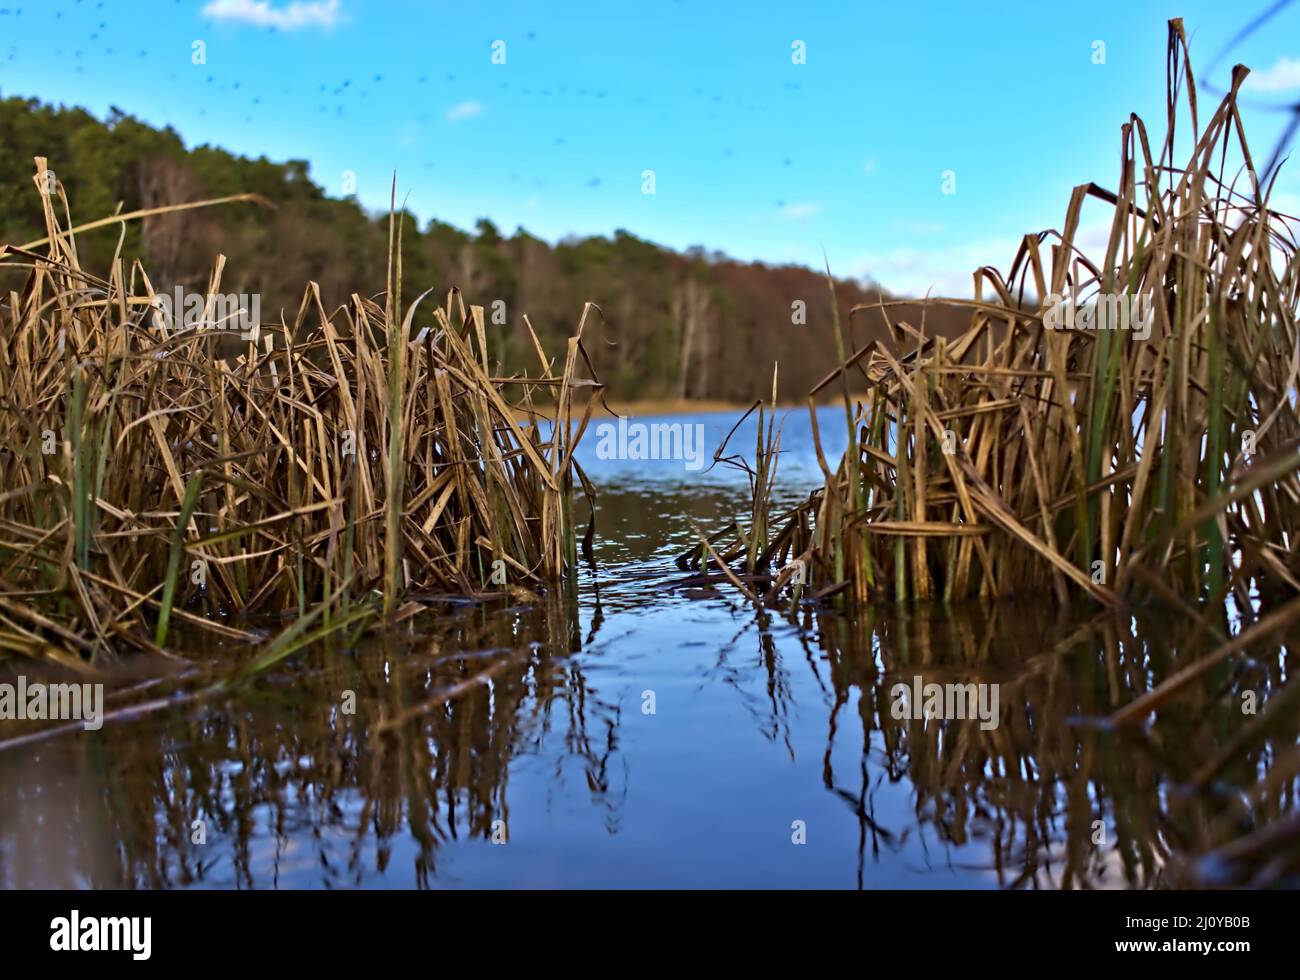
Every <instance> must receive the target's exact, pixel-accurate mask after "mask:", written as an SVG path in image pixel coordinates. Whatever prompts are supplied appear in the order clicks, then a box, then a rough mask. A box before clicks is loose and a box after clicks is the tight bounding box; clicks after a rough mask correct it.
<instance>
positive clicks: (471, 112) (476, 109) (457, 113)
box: [447, 102, 483, 123]
mask: <svg viewBox="0 0 1300 980" xmlns="http://www.w3.org/2000/svg"><path fill="white" fill-rule="evenodd" d="M482 111H483V106H482V105H481V104H479V103H478V102H460V103H458V104H456V105H454V106H452V107H451V108H450V109H448V110H447V122H453V123H454V122H460V121H461V120H462V119H473V118H474V117H475V116H477V115H478V114H479V113H481V112H482Z"/></svg>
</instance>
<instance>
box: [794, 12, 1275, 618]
mask: <svg viewBox="0 0 1300 980" xmlns="http://www.w3.org/2000/svg"><path fill="white" fill-rule="evenodd" d="M1246 75H1247V70H1246V69H1245V68H1243V67H1240V66H1238V67H1237V68H1236V69H1235V70H1234V73H1233V79H1232V87H1231V91H1230V92H1229V93H1228V94H1227V95H1226V96H1225V97H1224V99H1223V100H1222V102H1221V103H1220V104H1219V105H1218V107H1217V108H1216V109H1215V110H1214V112H1213V114H1212V115H1211V116H1210V117H1209V119H1208V120H1207V121H1204V125H1203V126H1202V120H1201V118H1200V112H1199V107H1198V103H1197V98H1196V89H1195V84H1194V82H1193V79H1192V73H1191V70H1190V55H1189V53H1188V49H1187V43H1186V38H1185V35H1184V33H1183V28H1182V24H1181V22H1179V21H1176V20H1175V21H1171V22H1170V25H1169V41H1168V108H1167V112H1168V116H1167V128H1166V134H1165V136H1164V139H1163V142H1162V143H1160V144H1157V145H1156V146H1155V148H1154V150H1153V145H1152V143H1151V141H1150V139H1149V137H1148V133H1147V129H1146V126H1145V125H1144V124H1143V122H1142V120H1141V119H1139V118H1138V117H1136V116H1132V117H1130V119H1129V120H1128V121H1127V122H1125V123H1124V125H1123V127H1122V130H1121V138H1120V142H1121V159H1120V172H1119V175H1118V189H1117V190H1116V191H1114V192H1110V191H1107V190H1104V189H1102V188H1101V187H1099V186H1098V185H1097V184H1087V185H1083V186H1080V187H1077V188H1076V189H1075V191H1074V193H1073V195H1072V196H1071V199H1070V203H1069V207H1068V209H1067V211H1066V215H1065V220H1064V223H1063V225H1062V227H1061V228H1060V229H1059V230H1052V231H1046V232H1041V233H1038V234H1034V235H1027V236H1026V237H1025V238H1024V240H1023V241H1022V243H1021V245H1020V247H1019V249H1018V251H1017V253H1016V255H1015V257H1014V260H1013V262H1012V264H1011V268H1010V271H1009V272H1008V273H1007V274H1006V275H1005V276H1004V275H1003V274H1002V273H1000V272H999V271H997V270H996V269H994V268H992V267H987V266H986V267H984V268H981V269H979V270H978V271H977V272H976V273H975V290H976V295H975V299H974V300H935V301H932V302H934V303H940V302H942V303H948V304H956V305H959V306H961V307H964V308H966V309H968V310H969V311H970V314H971V326H970V329H969V331H968V332H967V333H966V334H964V335H963V336H961V337H960V338H958V339H956V340H953V341H949V342H944V340H943V339H942V338H938V339H934V338H927V337H926V336H925V330H924V322H922V323H921V324H920V325H915V324H907V323H901V322H900V323H897V324H894V323H891V329H892V330H894V332H895V335H896V340H897V342H898V343H897V345H896V348H895V351H891V350H890V348H889V347H888V346H886V345H884V344H876V343H875V342H872V343H871V344H868V345H867V346H866V347H864V348H861V349H857V350H854V351H852V352H851V353H846V354H845V356H844V358H843V361H842V364H841V366H840V368H839V369H838V370H837V371H836V372H834V373H833V374H832V375H831V376H830V377H828V378H827V379H826V380H825V381H824V382H823V383H822V384H821V385H819V386H818V387H817V389H815V390H814V391H813V392H812V393H811V394H810V397H809V405H810V409H811V407H812V403H813V400H814V398H815V397H816V396H817V395H818V394H819V393H820V392H821V391H822V390H823V389H826V388H828V387H830V386H832V385H843V386H844V387H845V390H846V391H847V390H848V388H849V387H850V386H851V387H852V388H853V389H854V390H857V391H863V390H865V392H866V393H865V396H863V397H862V398H861V399H858V400H852V401H851V400H850V399H849V398H848V397H847V395H846V398H845V403H846V406H848V407H849V408H850V413H851V418H852V423H851V428H852V430H853V435H854V437H853V438H851V439H850V447H851V448H850V451H849V453H848V454H847V455H846V456H845V458H844V459H842V460H841V461H840V462H839V464H838V466H837V467H836V468H835V469H834V470H832V469H831V468H830V467H829V466H828V465H827V464H826V462H825V460H824V458H823V459H822V467H823V470H824V471H825V474H826V480H825V485H824V486H823V487H822V488H821V490H819V491H817V492H816V493H814V494H813V495H812V497H811V498H810V500H809V501H808V502H807V504H806V505H805V506H804V507H803V508H801V509H800V510H799V511H798V512H797V513H796V514H794V515H793V516H791V517H789V518H787V519H786V528H785V530H784V531H783V532H781V533H782V534H785V535H786V536H787V538H788V542H794V541H796V539H797V540H799V541H802V540H803V539H804V538H805V537H806V528H807V527H808V526H809V524H812V525H814V526H815V538H814V541H813V544H812V548H811V552H810V560H811V562H812V566H813V582H814V583H819V584H820V585H821V586H822V587H823V588H824V589H832V590H833V589H835V588H851V589H852V590H853V592H854V593H855V594H856V595H857V596H858V597H859V598H861V599H866V598H869V597H882V596H887V597H892V598H896V599H903V598H918V599H930V598H943V599H960V598H966V597H974V596H994V595H1004V594H1008V593H1013V592H1022V593H1033V592H1048V593H1055V594H1056V595H1057V596H1058V597H1059V598H1060V599H1061V600H1062V601H1069V600H1070V599H1071V598H1072V597H1073V596H1074V595H1077V594H1083V595H1087V596H1090V597H1092V598H1093V599H1095V600H1097V601H1098V602H1101V603H1103V604H1107V605H1112V606H1118V605H1121V604H1122V603H1124V602H1125V601H1126V600H1127V599H1129V598H1132V597H1134V596H1140V595H1144V594H1148V595H1149V594H1154V593H1158V594H1160V595H1164V596H1168V595H1174V596H1176V597H1180V598H1181V599H1184V600H1200V601H1205V602H1209V603H1211V604H1214V605H1216V606H1219V607H1222V605H1223V603H1224V600H1225V599H1227V598H1229V597H1232V598H1235V599H1236V600H1237V603H1236V604H1237V605H1238V606H1239V607H1240V608H1241V609H1242V610H1243V615H1245V616H1247V617H1249V616H1252V615H1253V614H1254V613H1253V610H1258V608H1259V605H1260V604H1261V603H1264V604H1268V603H1273V602H1278V601H1282V600H1286V599H1294V597H1295V596H1296V595H1297V594H1298V593H1300V547H1297V536H1298V535H1300V480H1298V479H1297V470H1300V410H1298V409H1297V376H1298V374H1300V347H1298V340H1300V338H1298V336H1297V331H1296V321H1297V315H1296V314H1297V301H1298V299H1300V263H1298V260H1297V248H1296V240H1295V237H1294V230H1293V227H1292V225H1291V224H1290V222H1291V221H1293V220H1294V219H1291V218H1288V217H1287V216H1285V215H1282V214H1279V213H1278V212H1277V211H1275V210H1273V209H1271V208H1270V206H1269V194H1270V191H1271V189H1272V181H1271V180H1270V182H1269V183H1261V176H1260V175H1259V174H1258V173H1257V172H1256V169H1255V162H1254V159H1253V157H1252V156H1251V153H1250V149H1249V147H1248V145H1247V142H1246V138H1245V131H1244V128H1243V125H1242V120H1241V116H1240V114H1239V111H1238V107H1237V93H1238V91H1239V89H1240V87H1241V84H1242V82H1243V81H1244V79H1245V78H1246ZM1184 116H1186V117H1187V119H1184ZM1188 120H1190V133H1191V146H1192V150H1191V153H1190V159H1188V161H1187V162H1186V164H1185V165H1183V166H1178V165H1176V162H1175V156H1174V153H1175V146H1176V143H1175V133H1176V132H1177V131H1179V127H1181V126H1183V125H1185V124H1186V122H1187V121H1188ZM1179 145H1181V144H1179ZM1273 176H1275V175H1273ZM1088 202H1093V203H1096V202H1101V204H1102V205H1103V206H1104V207H1106V208H1108V209H1109V211H1108V216H1109V227H1110V232H1109V237H1108V240H1107V242H1106V245H1105V248H1104V251H1103V253H1102V254H1093V255H1087V254H1085V253H1084V251H1083V248H1082V244H1081V242H1080V241H1079V240H1078V236H1079V231H1080V227H1081V216H1082V215H1083V212H1084V206H1085V204H1087V203H1088ZM1053 297H1070V298H1071V299H1072V301H1073V302H1074V303H1075V304H1077V305H1078V306H1080V307H1087V306H1089V305H1090V304H1093V303H1095V302H1097V301H1098V300H1100V301H1101V302H1102V303H1103V304H1105V303H1113V302H1126V303H1128V302H1132V300H1131V299H1130V298H1131V297H1141V298H1142V299H1141V300H1140V301H1139V303H1149V304H1150V308H1151V310H1152V314H1151V317H1152V321H1151V323H1150V333H1149V336H1146V337H1142V336H1141V334H1142V333H1143V332H1144V330H1143V329H1142V328H1141V327H1140V325H1138V326H1132V325H1131V327H1130V329H1127V330H1125V329H1114V328H1113V327H1114V325H1115V322H1116V321H1115V320H1112V321H1110V322H1111V326H1112V329H1103V330H1097V329H1082V328H1081V325H1080V324H1076V325H1075V326H1074V328H1065V327H1062V326H1060V325H1058V324H1056V323H1054V322H1053V317H1052V316H1051V315H1049V310H1050V309H1051V308H1052V306H1053V305H1054V300H1053V299H1052V298H1053ZM891 305H892V304H882V305H879V306H873V307H871V308H870V309H872V310H875V309H879V310H881V311H882V312H883V313H884V314H885V315H886V316H888V315H889V307H890V306H891ZM1141 308H1142V307H1141V305H1139V307H1138V309H1139V310H1141ZM861 309H862V308H855V309H854V310H853V311H852V312H853V313H856V312H859V311H860V310H861ZM816 425H817V418H816V415H815V414H814V415H813V426H814V432H816ZM818 452H819V455H820V446H819V447H818ZM777 537H778V538H780V537H781V534H778V535H777ZM1292 613H1293V614H1294V613H1300V607H1293V608H1292ZM1288 618H1294V615H1291V616H1289V617H1288Z"/></svg>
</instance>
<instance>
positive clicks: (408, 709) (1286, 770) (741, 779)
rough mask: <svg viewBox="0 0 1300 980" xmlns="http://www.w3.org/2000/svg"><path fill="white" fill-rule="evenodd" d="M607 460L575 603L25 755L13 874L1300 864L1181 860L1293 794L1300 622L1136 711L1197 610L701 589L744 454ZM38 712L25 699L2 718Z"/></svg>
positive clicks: (388, 880)
mask: <svg viewBox="0 0 1300 980" xmlns="http://www.w3.org/2000/svg"><path fill="white" fill-rule="evenodd" d="M791 424H792V425H793V424H795V423H794V422H793V421H792V423H791ZM805 425H806V423H805ZM824 437H825V433H824ZM799 439H800V434H799V431H798V430H797V429H795V430H794V431H793V433H792V432H791V431H790V430H788V431H787V435H786V440H785V442H786V445H792V444H793V445H800V443H799ZM590 462H591V466H590V467H589V469H590V470H591V471H592V475H593V478H595V479H597V480H598V482H599V483H600V485H601V490H602V496H601V499H600V502H599V509H598V513H597V522H598V523H597V528H598V539H597V554H596V557H597V561H598V564H599V573H598V575H596V576H592V575H590V574H589V573H587V572H585V571H584V579H583V583H582V597H581V602H580V604H579V607H578V609H577V611H576V615H575V614H574V613H573V611H572V610H566V609H565V608H563V607H562V606H559V605H554V604H553V605H551V606H543V607H540V608H532V609H527V608H519V607H495V608H492V607H477V606H463V607H449V608H447V609H445V610H440V611H439V613H438V614H437V615H430V616H427V617H423V618H421V619H418V620H415V621H413V622H412V623H411V624H408V628H407V629H406V630H405V632H403V633H400V634H398V635H390V636H387V637H384V638H382V639H375V640H371V641H368V642H365V643H363V644H362V645H361V646H360V647H359V648H358V649H355V650H347V649H338V648H320V649H316V650H313V651H312V652H311V653H310V654H308V655H306V656H303V657H299V658H297V659H295V660H294V661H292V662H291V663H289V664H287V665H285V667H284V669H282V670H280V671H278V672H276V673H272V674H270V675H268V676H266V677H264V678H261V679H260V680H259V681H258V682H257V683H255V684H253V685H251V686H249V687H248V688H246V689H244V690H242V691H241V692H239V693H238V694H237V695H236V696H233V697H229V698H227V699H224V700H222V701H219V702H186V703H178V704H176V705H173V706H171V707H168V708H166V709H163V710H155V711H150V712H148V713H145V714H142V715H140V716H138V717H134V718H125V719H118V720H115V721H112V722H110V723H109V724H106V725H105V727H104V729H103V730H102V731H100V732H98V733H94V734H91V733H81V734H74V735H64V736H60V737H56V738H51V739H48V740H45V741H41V742H37V743H34V744H30V745H24V746H19V747H14V748H10V749H8V750H5V751H0V885H3V886H5V887H31V886H43V887H57V886H69V885H71V886H83V887H84V886H89V887H193V886H200V887H241V888H244V887H257V888H268V887H277V886H293V887H325V888H332V887H353V886H403V887H409V886H414V887H447V886H489V887H492V886H576V887H582V886H595V885H607V886H624V887H642V886H673V885H682V886H742V887H743V886H811V887H825V886H836V887H863V888H870V887H880V886H903V887H939V886H947V887H952V886H960V887H1004V888H1005V887H1020V888H1026V887H1034V888H1060V887H1143V888H1145V887H1153V886H1160V885H1165V884H1170V883H1188V882H1190V881H1193V880H1201V879H1193V878H1192V877H1190V876H1191V874H1192V873H1193V872H1198V873H1200V874H1202V875H1204V874H1207V873H1208V874H1213V875H1215V876H1217V877H1216V878H1215V880H1216V881H1227V882H1235V883H1244V882H1249V881H1251V880H1252V876H1254V881H1255V883H1265V882H1267V881H1272V880H1286V875H1287V874H1288V873H1290V874H1294V873H1295V867H1294V865H1289V864H1287V863H1286V862H1285V861H1282V863H1281V864H1279V863H1278V858H1277V855H1278V854H1282V855H1285V854H1287V853H1291V852H1288V851H1287V850H1286V847H1276V848H1274V849H1273V852H1270V853H1269V854H1265V855H1260V854H1253V853H1246V854H1244V855H1233V854H1229V855H1228V857H1239V858H1240V860H1236V861H1229V860H1221V861H1219V862H1217V863H1215V864H1213V865H1209V866H1206V865H1197V866H1194V865H1188V864H1187V863H1186V862H1185V861H1184V860H1183V856H1184V855H1190V856H1196V855H1202V854H1205V853H1206V852H1210V851H1213V850H1214V849H1215V848H1216V847H1219V846H1220V845H1222V844H1223V843H1225V842H1228V841H1233V840H1236V841H1242V840H1246V841H1248V842H1249V841H1250V840H1251V839H1252V838H1251V834H1252V833H1254V832H1255V831H1256V829H1257V828H1259V827H1276V826H1286V824H1285V821H1286V820H1293V819H1294V817H1293V814H1294V813H1295V798H1296V790H1297V788H1298V787H1300V781H1298V777H1297V774H1298V773H1300V754H1298V752H1297V744H1296V743H1297V732H1298V731H1300V721H1298V719H1297V712H1296V711H1295V710H1294V708H1293V707H1288V706H1286V705H1285V704H1283V703H1282V702H1281V701H1274V702H1271V703H1272V704H1273V705H1274V706H1275V710H1272V712H1271V714H1270V716H1269V717H1268V718H1267V719H1266V723H1263V720H1264V719H1265V709H1264V708H1263V707H1261V710H1260V711H1259V713H1258V714H1254V715H1252V714H1248V713H1245V712H1243V710H1242V704H1243V702H1244V695H1246V693H1247V692H1254V693H1255V695H1256V697H1257V698H1258V701H1259V704H1260V705H1261V706H1263V705H1267V704H1269V703H1270V702H1269V697H1270V695H1271V694H1272V693H1273V692H1274V691H1275V690H1277V688H1278V687H1279V686H1280V685H1281V684H1282V683H1283V682H1284V681H1285V679H1286V677H1287V676H1288V673H1289V671H1290V670H1291V669H1292V667H1291V661H1290V659H1289V657H1288V654H1287V652H1286V651H1285V649H1283V648H1281V647H1274V648H1272V649H1256V650H1253V651H1252V657H1251V658H1250V659H1249V660H1247V661H1245V662H1244V665H1243V666H1241V667H1238V668H1236V669H1225V670H1224V671H1222V672H1220V673H1219V674H1217V675H1215V676H1211V677H1209V678H1207V679H1206V681H1205V683H1204V684H1203V685H1201V686H1199V687H1197V688H1195V689H1192V690H1189V691H1188V692H1187V693H1186V694H1184V695H1183V696H1181V697H1180V698H1178V699H1177V700H1176V701H1175V702H1173V703H1171V705H1170V706H1169V707H1168V708H1166V709H1165V710H1163V711H1162V712H1161V713H1160V715H1159V717H1158V720H1157V721H1156V722H1155V723H1154V724H1153V725H1152V726H1151V727H1150V728H1149V729H1147V730H1145V731H1141V732H1138V733H1134V734H1127V735H1123V736H1119V735H1116V734H1113V733H1111V732H1108V731H1105V730H1103V729H1101V728H1098V727H1097V726H1095V725H1090V724H1087V723H1086V722H1088V721H1089V720H1095V719H1099V718H1102V717H1104V716H1105V715H1107V714H1109V713H1110V711H1111V710H1113V709H1114V708H1115V707H1117V706H1119V705H1122V704H1125V703H1127V702H1129V701H1130V700H1132V699H1133V698H1134V697H1136V696H1137V695H1139V694H1140V693H1142V692H1144V691H1147V690H1149V689H1150V688H1151V687H1152V686H1153V685H1154V684H1155V683H1157V682H1158V680H1159V679H1160V678H1163V677H1166V676H1168V675H1169V674H1170V673H1171V672H1172V671H1175V670H1177V669H1178V668H1179V667H1180V666H1182V665H1184V664H1186V663H1188V662H1190V660H1191V659H1192V657H1193V655H1194V652H1195V651H1197V650H1198V649H1202V648H1203V647H1204V646H1205V644H1206V643H1207V641H1206V640H1205V639H1204V638H1201V637H1198V636H1197V635H1196V630H1197V629H1198V628H1199V627H1197V626H1196V625H1195V624H1193V623H1190V622H1187V621H1178V620H1173V621H1170V620H1161V619H1147V618H1137V619H1120V618H1115V617H1105V618H1100V619H1090V618H1087V616H1086V615H1084V613H1082V612H1068V613H1067V612H1063V611H1060V610H1057V609H1055V608H1052V607H1051V606H1049V605H1048V604H1046V603H1043V602H1038V601H1032V602H1031V601H1024V602H1004V603H999V604H996V605H986V606H969V607H964V606H963V607H953V608H950V609H945V608H942V607H908V608H906V609H901V610H900V609H896V608H894V607H886V608H878V609H870V610H861V611H859V612H858V613H856V614H855V615H852V616H845V615H838V614H834V613H831V612H828V611H825V610H821V611H812V610H807V609H805V610H801V611H798V612H797V613H795V614H794V615H793V616H791V617H788V618H786V617H783V616H782V615H780V614H778V613H776V612H773V611H765V612H761V613H760V612H756V611H755V610H754V609H753V608H752V607H750V606H748V605H746V604H745V603H744V602H742V601H740V600H739V598H738V597H737V596H736V595H735V594H733V593H731V592H729V591H721V590H708V589H699V588H694V587H682V586H678V585H676V584H674V583H675V582H677V581H678V580H680V579H681V577H682V576H681V573H680V572H678V570H677V569H676V568H675V567H674V566H673V564H672V562H671V558H672V556H673V555H675V554H677V553H678V552H679V551H681V550H682V549H683V548H684V547H685V546H686V545H687V544H689V543H690V541H691V532H690V530H689V525H688V523H687V521H686V520H685V518H687V517H689V518H691V519H693V520H694V521H695V522H696V523H697V524H699V525H700V526H716V525H718V524H721V523H725V522H726V521H729V520H731V519H732V518H733V517H735V516H737V514H738V513H739V512H740V508H741V507H742V504H743V500H742V498H743V493H742V488H740V487H738V486H736V485H735V483H734V479H733V481H732V482H731V483H728V482H727V481H726V480H725V479H721V478H718V477H717V474H716V472H715V473H713V474H710V476H709V477H708V479H707V480H699V481H695V480H687V479H685V478H683V477H680V476H679V477H678V478H677V479H676V481H675V482H674V479H672V478H671V477H670V476H666V475H664V474H662V473H661V474H660V475H659V476H658V477H656V478H654V479H652V480H648V481H644V482H642V481H639V480H636V479H633V478H632V474H629V473H627V472H623V471H622V470H621V468H622V467H625V466H626V464H617V463H616V464H614V465H611V466H610V467H608V468H607V469H606V470H605V471H602V470H601V466H602V461H599V460H593V461H590ZM805 462H806V460H805ZM814 465H815V463H814ZM806 486H807V483H805V482H803V480H802V477H800V478H799V479H797V480H796V479H788V480H787V483H786V484H785V485H784V488H783V493H785V494H787V495H788V496H789V497H790V498H791V499H793V498H794V497H795V496H797V494H798V493H801V492H803V489H804V488H806ZM236 656H237V654H236V653H234V652H232V651H216V652H212V653H209V654H204V655H203V656H196V660H197V661H198V664H197V667H196V668H195V669H194V670H192V671H191V672H190V673H188V674H185V675H178V676H176V677H174V678H172V679H170V680H167V681H165V682H163V683H162V684H158V683H157V682H156V679H154V680H153V681H143V680H142V677H141V675H140V671H141V669H142V668H140V667H139V665H137V666H136V667H135V670H136V672H137V673H136V674H135V675H134V676H130V677H127V676H123V677H120V678H113V679H112V684H113V685H114V688H115V690H116V691H117V693H116V695H115V696H114V697H113V698H112V706H113V707H116V708H118V709H120V708H122V707H123V706H125V705H129V704H132V703H136V702H141V701H145V700H151V699H156V698H157V697H159V695H160V694H164V693H167V692H168V691H171V690H175V691H181V692H184V691H193V690H196V689H198V688H199V687H200V686H201V685H202V684H203V683H204V682H205V681H207V680H208V679H210V677H211V676H213V674H214V673H215V672H217V671H220V670H225V669H228V667H229V666H230V662H231V660H232V658H234V657H236ZM21 666H22V665H19V664H16V663H15V662H14V661H12V660H11V661H8V662H6V663H5V664H0V668H3V669H5V670H7V671H8V673H9V674H11V675H12V674H13V673H15V672H16V671H17V670H18V669H19V668H20V667H21ZM488 669H490V670H491V671H492V673H491V676H490V677H487V678H486V679H484V680H483V681H482V682H477V681H476V680H475V678H478V677H480V676H481V674H482V672H483V671H485V670H488ZM29 673H30V671H29ZM913 678H920V679H921V682H922V683H930V682H933V683H939V684H948V683H962V684H967V683H970V684H996V685H998V692H999V709H1000V711H999V724H998V725H997V727H995V728H992V729H991V730H985V729H984V728H982V727H981V724H980V722H979V721H978V720H976V719H968V720H963V719H951V720H941V719H936V718H911V717H907V718H899V717H895V712H894V711H893V710H892V708H893V705H894V698H893V697H892V696H891V689H892V688H893V686H894V685H895V684H897V683H909V684H910V683H912V681H913ZM5 679H9V678H5ZM142 685H147V686H142ZM1294 687H1295V685H1293V688H1294ZM449 691H450V692H454V694H455V696H452V697H448V692H449ZM349 692H351V695H352V696H353V698H352V699H350V698H349ZM353 700H354V702H355V712H354V713H353V712H351V711H350V710H349V705H350V704H351V703H352V701H353ZM1278 705H1280V706H1281V707H1280V708H1279V707H1277V706H1278ZM385 726H387V727H385ZM32 727H33V726H32V725H30V724H28V725H18V724H15V723H8V722H0V739H7V738H9V737H11V736H12V735H13V734H15V733H16V732H19V731H29V730H31V728H32ZM196 821H197V823H196ZM799 837H802V839H803V840H804V841H805V843H802V844H796V843H794V842H793V841H794V839H796V838H799ZM1290 839H1291V840H1294V837H1293V838H1290ZM1284 843H1285V841H1284ZM1288 846H1291V847H1292V849H1294V846H1293V845H1288ZM1246 850H1247V851H1249V847H1247V848H1246ZM1270 862H1272V866H1273V867H1274V871H1273V872H1272V873H1271V874H1272V877H1268V874H1266V873H1265V872H1266V871H1267V869H1268V868H1269V867H1270ZM1207 868H1208V870H1207ZM1261 874H1264V877H1259V876H1260V875H1261Z"/></svg>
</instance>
